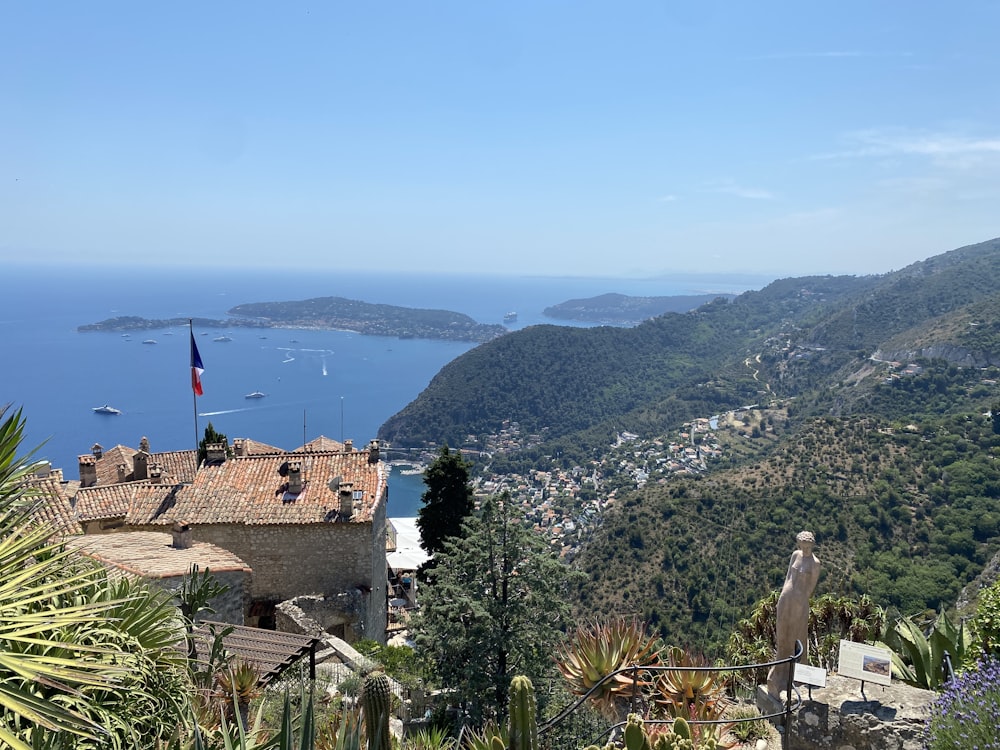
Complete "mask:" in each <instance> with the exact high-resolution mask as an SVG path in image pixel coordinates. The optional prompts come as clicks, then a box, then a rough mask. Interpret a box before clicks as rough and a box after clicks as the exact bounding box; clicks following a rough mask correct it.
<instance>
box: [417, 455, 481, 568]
mask: <svg viewBox="0 0 1000 750" xmlns="http://www.w3.org/2000/svg"><path fill="white" fill-rule="evenodd" d="M469 468H470V465H469V463H468V462H467V461H465V459H463V458H462V455H461V454H460V453H459V452H458V451H455V452H454V453H452V452H451V451H450V450H448V446H447V445H445V446H443V447H442V448H441V450H440V452H439V453H438V456H437V458H435V459H434V461H432V462H431V465H430V466H428V467H427V470H426V471H425V472H424V484H425V485H427V489H426V490H424V494H423V495H421V500H422V501H423V505H421V507H420V510H419V511H417V528H418V529H419V530H420V540H421V543H422V545H423V548H424V549H425V550H427V552H429V553H430V554H432V555H434V554H436V553H438V552H441V551H442V550H443V549H444V543H445V540H446V539H449V538H450V537H455V536H458V535H460V534H461V533H462V523H463V522H464V521H465V519H466V518H468V517H469V515H470V514H471V513H472V509H473V507H474V504H473V500H472V486H471V485H470V484H469Z"/></svg>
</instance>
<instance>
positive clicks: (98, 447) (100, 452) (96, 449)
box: [90, 443, 104, 461]
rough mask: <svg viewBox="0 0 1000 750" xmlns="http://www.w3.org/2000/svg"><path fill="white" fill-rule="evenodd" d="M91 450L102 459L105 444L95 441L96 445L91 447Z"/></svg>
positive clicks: (95, 456) (97, 457)
mask: <svg viewBox="0 0 1000 750" xmlns="http://www.w3.org/2000/svg"><path fill="white" fill-rule="evenodd" d="M90 452H91V453H92V454H93V455H94V458H96V459H97V460H98V461H100V460H101V456H103V455H104V446H102V445H101V444H100V443H94V447H93V448H91V449H90Z"/></svg>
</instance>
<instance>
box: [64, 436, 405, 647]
mask: <svg viewBox="0 0 1000 750" xmlns="http://www.w3.org/2000/svg"><path fill="white" fill-rule="evenodd" d="M259 448H260V444H253V445H250V444H249V441H234V445H233V448H232V450H230V449H229V446H227V445H224V444H217V445H212V446H209V447H208V458H207V460H206V461H205V462H204V463H203V464H202V465H201V466H199V467H198V469H197V471H196V472H194V474H193V476H192V477H190V479H189V480H188V481H165V479H166V477H165V474H164V473H162V472H161V473H157V472H153V471H149V465H150V463H155V462H150V461H149V460H146V461H145V463H146V467H147V475H146V477H145V478H143V479H136V478H135V475H136V467H137V466H139V465H140V464H141V463H143V461H144V460H145V459H144V458H143V457H142V456H140V458H139V460H138V461H137V460H136V458H135V456H136V455H138V454H142V453H147V454H148V451H143V450H142V448H141V447H140V450H139V451H136V452H134V453H133V455H132V464H131V466H132V472H131V474H132V477H133V478H132V479H126V478H125V477H127V476H128V475H129V472H128V471H127V469H128V465H127V464H126V465H125V469H126V470H125V471H123V472H117V471H116V472H115V473H114V474H108V473H107V472H106V471H105V475H106V477H107V479H110V480H115V481H109V482H108V483H106V484H102V483H101V480H100V477H101V472H100V471H98V472H97V481H96V483H95V484H93V485H90V486H84V487H81V488H80V489H79V490H78V491H77V492H76V493H75V496H74V498H73V501H72V502H73V509H74V516H75V519H76V520H77V521H79V523H80V524H82V526H83V529H84V531H85V533H87V534H104V533H110V532H126V531H160V532H164V531H167V530H169V529H170V528H171V527H172V525H173V524H174V523H175V522H182V523H184V524H186V525H188V526H189V527H190V528H191V533H192V535H193V538H194V541H195V542H207V543H210V544H213V545H215V546H217V547H220V548H222V549H224V550H228V551H229V552H232V553H233V554H234V555H236V556H237V557H238V558H240V559H241V560H242V561H244V562H245V563H246V564H247V565H249V566H250V567H251V568H252V569H253V580H252V586H251V597H250V599H251V601H250V605H249V608H248V611H247V623H248V624H259V625H262V626H265V627H267V626H273V624H274V620H273V617H274V608H275V606H276V605H277V604H278V603H280V602H282V601H285V600H288V599H293V598H296V597H301V596H320V597H326V598H327V599H328V600H329V602H331V606H334V607H340V609H341V610H342V612H341V613H340V616H338V617H333V618H328V620H327V621H328V622H330V623H331V625H330V627H331V628H333V629H336V632H335V633H334V634H335V635H338V636H339V637H343V638H345V639H346V640H349V641H350V640H355V639H357V638H370V639H373V640H376V641H379V642H384V640H385V628H386V621H387V609H386V606H387V605H386V601H387V598H388V597H387V590H386V589H387V574H386V532H385V526H386V501H387V499H388V486H387V479H388V474H389V472H388V468H387V467H386V465H385V464H384V463H383V462H382V461H381V460H380V455H379V448H378V444H377V442H375V441H373V442H372V443H371V444H370V445H369V446H367V447H366V448H364V449H362V450H354V447H353V445H352V444H351V442H350V441H348V442H346V443H345V444H343V445H341V444H339V443H336V442H335V441H331V440H328V439H326V438H322V439H317V440H315V441H313V442H312V443H309V444H307V445H305V446H303V447H302V448H300V449H299V450H297V451H292V452H283V451H279V450H278V449H272V450H271V451H269V452H261V453H257V452H255V450H258V449H259ZM264 448H265V449H266V448H269V446H265V447H264ZM192 453H193V451H192ZM120 455H121V454H120ZM120 455H119V456H116V457H115V459H114V460H116V461H117V460H118V459H119V458H120ZM148 455H149V456H150V457H152V456H153V455H155V454H148ZM86 458H87V457H86V456H84V457H81V469H82V467H83V464H84V459H86ZM103 458H104V454H103V452H102V455H101V456H99V457H98V456H96V454H95V455H94V463H95V464H97V465H98V468H99V466H100V461H102V460H103ZM86 463H87V464H88V465H89V459H88V460H87V462H86ZM177 471H178V472H179V471H180V470H177ZM139 473H140V474H141V471H140V472H139ZM119 474H120V475H121V476H120V477H119ZM81 479H82V476H81Z"/></svg>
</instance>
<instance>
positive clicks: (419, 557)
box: [385, 518, 430, 573]
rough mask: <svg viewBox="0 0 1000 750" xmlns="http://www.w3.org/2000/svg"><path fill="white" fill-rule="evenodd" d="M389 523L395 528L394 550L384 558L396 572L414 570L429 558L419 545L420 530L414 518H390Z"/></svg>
mask: <svg viewBox="0 0 1000 750" xmlns="http://www.w3.org/2000/svg"><path fill="white" fill-rule="evenodd" d="M389 523H391V524H392V527H393V528H394V529H395V530H396V551H395V552H387V553H386V555H385V560H386V562H387V563H388V565H389V567H390V568H392V569H393V570H394V571H396V572H397V573H398V572H400V571H402V570H416V569H417V568H419V567H420V566H421V565H422V564H423V563H424V562H426V561H427V560H428V559H430V555H429V554H427V553H426V552H425V551H424V549H423V547H421V546H420V532H419V531H418V530H417V519H416V518H390V519H389Z"/></svg>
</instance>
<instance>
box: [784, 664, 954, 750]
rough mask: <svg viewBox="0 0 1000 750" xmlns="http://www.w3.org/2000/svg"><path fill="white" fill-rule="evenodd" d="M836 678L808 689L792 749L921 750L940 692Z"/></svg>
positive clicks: (793, 733) (793, 729)
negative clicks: (935, 701)
mask: <svg viewBox="0 0 1000 750" xmlns="http://www.w3.org/2000/svg"><path fill="white" fill-rule="evenodd" d="M861 688H862V684H861V682H859V681H858V680H853V679H850V678H848V677H840V676H838V675H830V676H829V677H828V678H827V684H826V687H825V688H813V690H812V695H811V697H810V696H809V694H808V691H807V690H806V688H805V687H803V688H801V690H802V693H803V704H802V707H801V708H800V709H799V712H798V715H797V716H796V717H795V718H794V719H793V720H792V726H791V732H790V734H789V737H788V739H789V747H791V748H792V749H793V750H830V749H831V748H833V749H834V750H921V748H923V746H924V745H923V736H924V723H925V722H926V720H927V717H928V715H929V709H930V704H931V702H932V701H933V700H934V698H935V696H936V693H934V692H933V691H931V690H920V689H919V688H915V687H910V686H909V685H904V684H902V683H893V684H892V685H890V686H887V687H883V686H881V685H875V684H872V683H865V685H864V691H863V692H862V689H861Z"/></svg>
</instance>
